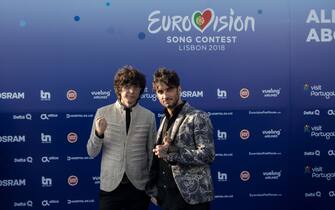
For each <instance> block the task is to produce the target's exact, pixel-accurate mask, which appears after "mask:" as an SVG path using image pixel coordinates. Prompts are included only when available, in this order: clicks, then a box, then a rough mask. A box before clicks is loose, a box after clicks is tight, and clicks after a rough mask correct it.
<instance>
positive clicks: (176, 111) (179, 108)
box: [164, 101, 186, 119]
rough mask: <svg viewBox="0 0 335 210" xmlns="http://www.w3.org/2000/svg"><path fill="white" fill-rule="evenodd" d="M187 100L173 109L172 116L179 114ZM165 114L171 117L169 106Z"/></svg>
mask: <svg viewBox="0 0 335 210" xmlns="http://www.w3.org/2000/svg"><path fill="white" fill-rule="evenodd" d="M185 103H186V101H183V102H182V103H181V104H179V105H177V106H176V107H175V108H174V109H173V111H172V116H176V115H178V114H179V112H180V111H181V109H182V108H183V106H184V105H185ZM164 113H165V116H166V117H167V118H168V119H170V118H171V117H172V116H170V113H169V112H168V110H167V108H165V109H164Z"/></svg>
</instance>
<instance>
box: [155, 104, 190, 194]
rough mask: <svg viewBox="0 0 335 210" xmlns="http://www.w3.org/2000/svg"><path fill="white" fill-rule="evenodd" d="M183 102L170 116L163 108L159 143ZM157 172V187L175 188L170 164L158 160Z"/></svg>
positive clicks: (171, 125)
mask: <svg viewBox="0 0 335 210" xmlns="http://www.w3.org/2000/svg"><path fill="white" fill-rule="evenodd" d="M185 103H186V102H185V101H183V103H181V104H179V105H178V106H176V107H175V108H174V110H173V112H172V116H171V115H170V114H169V112H168V111H167V109H165V110H164V112H165V116H166V119H165V122H164V125H163V130H162V132H161V135H160V136H159V140H158V143H159V144H162V142H163V138H164V136H165V135H166V134H168V135H170V128H172V127H173V124H174V122H175V121H176V119H177V117H178V114H179V113H180V111H181V110H182V108H183V106H184V104H185ZM155 157H156V156H155ZM158 174H159V175H158V182H157V185H158V188H160V189H162V188H163V189H171V188H177V185H176V183H175V181H174V179H173V175H172V170H171V165H170V164H169V163H167V162H166V161H165V160H163V159H159V160H158Z"/></svg>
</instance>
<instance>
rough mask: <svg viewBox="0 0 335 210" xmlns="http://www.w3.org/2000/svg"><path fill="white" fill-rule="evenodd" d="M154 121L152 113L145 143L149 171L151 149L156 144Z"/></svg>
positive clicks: (151, 156)
mask: <svg viewBox="0 0 335 210" xmlns="http://www.w3.org/2000/svg"><path fill="white" fill-rule="evenodd" d="M156 135H157V130H156V119H155V115H154V114H153V113H152V117H151V121H150V128H149V135H148V143H147V154H148V166H149V169H150V168H151V164H152V158H153V152H152V150H153V148H154V144H155V142H156Z"/></svg>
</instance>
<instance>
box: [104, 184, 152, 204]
mask: <svg viewBox="0 0 335 210" xmlns="http://www.w3.org/2000/svg"><path fill="white" fill-rule="evenodd" d="M149 202H150V198H149V197H148V196H147V195H146V193H145V191H142V190H138V189H136V188H135V187H134V186H133V185H132V184H131V183H127V184H120V185H119V186H118V187H117V188H116V189H115V190H113V191H112V192H105V191H103V190H100V210H147V209H148V207H149Z"/></svg>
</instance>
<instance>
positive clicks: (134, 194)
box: [87, 66, 156, 210]
mask: <svg viewBox="0 0 335 210" xmlns="http://www.w3.org/2000/svg"><path fill="white" fill-rule="evenodd" d="M145 83H146V80H145V77H144V75H143V74H142V73H140V72H139V71H138V70H137V69H135V68H134V67H132V66H124V67H122V68H121V69H119V70H118V72H117V73H116V75H115V78H114V90H115V94H116V96H117V101H116V102H115V103H113V104H110V105H107V106H104V107H101V108H99V109H98V110H97V112H96V114H95V118H94V121H93V125H92V130H91V135H90V138H89V140H88V142H87V152H88V154H89V156H91V157H96V156H97V155H98V154H99V153H100V152H101V153H102V158H101V172H100V210H121V209H122V210H123V209H124V210H146V209H148V206H149V202H150V198H149V197H148V196H147V195H146V193H145V191H144V189H145V185H146V183H147V181H148V179H149V169H150V166H151V162H152V156H153V154H152V149H153V147H154V141H155V138H156V122H155V116H154V114H153V113H152V112H151V111H149V110H147V109H145V108H143V107H142V106H141V105H139V103H138V101H139V99H140V96H141V94H142V93H143V91H144V88H145Z"/></svg>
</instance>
